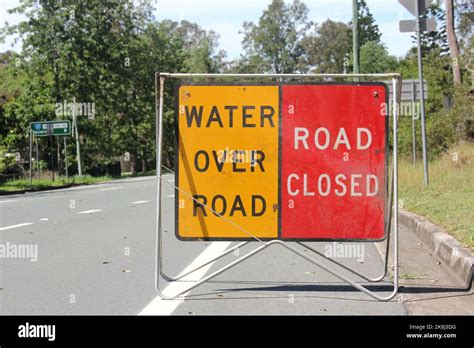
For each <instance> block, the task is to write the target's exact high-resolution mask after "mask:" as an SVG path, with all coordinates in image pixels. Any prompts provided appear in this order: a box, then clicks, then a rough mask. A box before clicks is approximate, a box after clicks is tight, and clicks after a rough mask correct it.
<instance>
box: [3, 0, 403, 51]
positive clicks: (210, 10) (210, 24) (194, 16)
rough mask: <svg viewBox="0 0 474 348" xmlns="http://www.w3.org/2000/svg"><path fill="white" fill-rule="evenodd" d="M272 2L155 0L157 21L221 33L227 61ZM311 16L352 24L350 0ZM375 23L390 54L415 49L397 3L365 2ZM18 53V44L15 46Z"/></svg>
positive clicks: (312, 4) (316, 1)
mask: <svg viewBox="0 0 474 348" xmlns="http://www.w3.org/2000/svg"><path fill="white" fill-rule="evenodd" d="M18 2H19V1H18V0H1V2H0V4H1V8H0V24H1V25H2V26H3V24H4V22H5V21H8V22H9V23H10V24H14V23H18V21H20V20H21V19H22V17H21V16H18V15H9V14H7V9H8V8H11V7H14V6H16V5H17V4H18ZM270 2H271V0H156V7H157V10H156V12H155V17H156V19H158V20H162V19H165V18H167V19H172V20H183V19H186V20H188V21H191V22H196V23H198V24H199V25H200V26H202V27H203V28H205V29H214V31H216V32H218V33H219V34H220V36H221V37H220V46H221V47H220V48H222V49H224V50H226V51H227V53H228V58H236V57H238V56H239V55H240V53H242V49H241V41H242V36H241V34H239V31H241V29H242V23H243V22H244V21H254V22H255V21H257V20H258V18H259V17H260V15H261V14H262V11H263V10H264V9H265V8H266V7H267V6H268V4H269V3H270ZM304 2H305V3H306V5H307V6H308V8H309V11H310V12H309V17H310V19H311V20H312V21H314V22H317V23H322V22H323V21H325V20H326V19H328V18H329V19H332V20H338V21H343V22H349V21H350V19H351V16H352V8H351V4H352V1H351V0H306V1H304ZM366 2H367V4H368V6H369V9H370V11H371V12H372V14H373V15H374V17H375V20H376V23H377V24H378V25H379V28H380V30H381V32H382V41H383V42H384V43H385V45H386V46H387V48H388V50H389V52H390V53H391V54H394V55H396V56H397V57H399V56H403V55H404V54H405V53H406V52H407V51H408V49H409V48H410V47H411V46H412V41H411V38H410V34H409V33H403V34H402V33H399V30H398V21H399V20H401V19H411V18H412V15H411V14H410V13H409V12H408V11H406V10H405V9H404V7H403V6H402V5H400V4H399V3H398V1H397V0H366ZM11 44H12V40H11V39H10V40H7V41H6V42H5V43H3V44H0V52H3V51H6V50H8V49H11ZM14 49H15V50H19V44H17V45H16V46H15V47H14Z"/></svg>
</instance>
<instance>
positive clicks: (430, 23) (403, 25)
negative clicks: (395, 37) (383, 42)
mask: <svg viewBox="0 0 474 348" xmlns="http://www.w3.org/2000/svg"><path fill="white" fill-rule="evenodd" d="M399 26H400V32H401V33H412V32H415V31H416V20H414V19H408V20H402V21H400V22H399ZM420 30H421V31H422V32H428V33H430V32H432V31H435V30H436V20H435V19H434V18H428V19H422V20H421V21H420Z"/></svg>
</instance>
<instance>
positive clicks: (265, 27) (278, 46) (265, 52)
mask: <svg viewBox="0 0 474 348" xmlns="http://www.w3.org/2000/svg"><path fill="white" fill-rule="evenodd" d="M310 26H311V22H310V21H309V20H308V8H307V7H306V5H305V4H304V3H302V2H301V1H300V0H294V1H293V3H291V4H286V3H285V2H284V1H283V0H273V1H272V3H271V4H270V5H269V6H268V8H267V9H266V10H264V11H263V14H262V16H261V17H260V19H259V21H258V23H257V24H256V23H253V22H245V23H244V24H243V27H244V40H243V41H242V45H243V48H244V50H245V52H246V58H245V59H246V60H247V61H250V62H252V66H253V67H255V69H256V70H255V72H273V73H294V72H297V71H298V70H299V68H300V61H301V58H302V55H303V46H302V39H303V37H304V35H305V33H306V31H307V30H308V29H309V27H310Z"/></svg>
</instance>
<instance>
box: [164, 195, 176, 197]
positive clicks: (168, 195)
mask: <svg viewBox="0 0 474 348" xmlns="http://www.w3.org/2000/svg"><path fill="white" fill-rule="evenodd" d="M166 197H168V198H173V197H174V195H168V196H166Z"/></svg>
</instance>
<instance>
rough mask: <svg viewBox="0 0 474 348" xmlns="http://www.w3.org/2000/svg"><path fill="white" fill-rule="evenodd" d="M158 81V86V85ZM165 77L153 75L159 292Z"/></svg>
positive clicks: (157, 278)
mask: <svg viewBox="0 0 474 348" xmlns="http://www.w3.org/2000/svg"><path fill="white" fill-rule="evenodd" d="M158 80H159V85H158ZM164 84H165V77H164V76H159V74H158V73H157V74H155V101H156V103H155V105H156V178H157V188H156V244H157V245H156V251H155V252H156V254H155V263H156V268H157V271H156V272H155V285H156V288H157V290H159V278H160V275H161V260H162V240H161V161H162V158H161V148H162V141H163V89H164Z"/></svg>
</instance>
